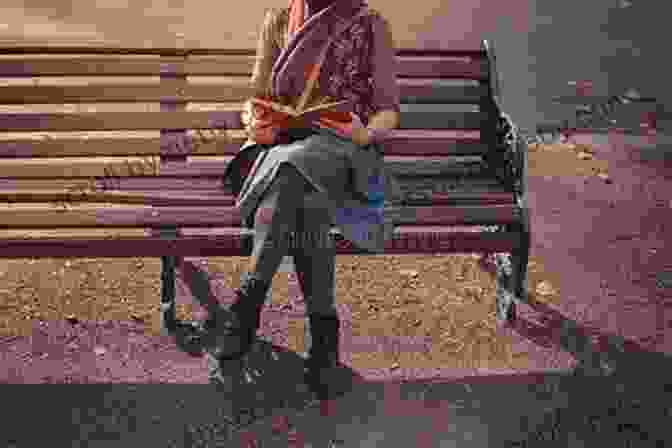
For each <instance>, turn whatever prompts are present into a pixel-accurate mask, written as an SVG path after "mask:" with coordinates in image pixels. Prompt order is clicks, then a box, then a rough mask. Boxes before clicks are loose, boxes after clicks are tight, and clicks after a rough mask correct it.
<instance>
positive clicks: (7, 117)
mask: <svg viewBox="0 0 672 448" xmlns="http://www.w3.org/2000/svg"><path fill="white" fill-rule="evenodd" d="M0 127H1V128H3V129H4V130H5V131H7V132H18V131H30V132H38V131H66V132H68V131H118V130H126V131H150V130H155V129H169V130H170V129H176V130H177V129H210V128H224V127H226V128H228V129H241V122H240V112H239V111H238V110H224V111H219V110H218V111H208V112H202V111H197V112H191V111H189V112H172V111H170V112H88V113H87V112H84V113H70V114H68V113H62V114H59V113H19V114H0Z"/></svg>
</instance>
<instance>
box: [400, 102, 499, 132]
mask: <svg viewBox="0 0 672 448" xmlns="http://www.w3.org/2000/svg"><path fill="white" fill-rule="evenodd" d="M428 106H430V105H416V104H402V105H401V113H400V117H399V129H481V125H482V123H483V122H484V121H485V120H487V118H488V114H487V113H485V112H467V111H465V112H453V111H450V110H449V109H448V108H447V107H446V109H448V110H446V112H443V113H437V112H435V111H431V110H430V109H429V107H428ZM431 106H434V105H431ZM443 106H445V105H441V107H443Z"/></svg>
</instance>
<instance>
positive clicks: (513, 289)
mask: <svg viewBox="0 0 672 448" xmlns="http://www.w3.org/2000/svg"><path fill="white" fill-rule="evenodd" d="M507 227H508V229H509V230H514V229H515V230H516V231H518V232H520V245H519V246H518V248H517V249H514V250H513V251H512V253H511V255H506V254H497V255H495V263H496V265H497V289H496V302H497V320H498V321H499V322H500V323H503V322H508V323H513V322H514V321H515V320H516V303H517V302H518V303H520V302H527V262H528V259H529V255H530V240H531V238H530V220H529V214H528V213H526V212H523V219H522V222H521V223H520V224H518V225H515V226H507Z"/></svg>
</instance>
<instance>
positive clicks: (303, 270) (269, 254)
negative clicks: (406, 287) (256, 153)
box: [249, 163, 336, 315]
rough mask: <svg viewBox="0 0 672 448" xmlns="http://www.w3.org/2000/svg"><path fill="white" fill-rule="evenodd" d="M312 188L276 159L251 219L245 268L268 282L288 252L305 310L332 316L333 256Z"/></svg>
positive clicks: (325, 215) (327, 221)
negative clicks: (277, 164) (275, 168)
mask: <svg viewBox="0 0 672 448" xmlns="http://www.w3.org/2000/svg"><path fill="white" fill-rule="evenodd" d="M315 193H316V190H315V188H314V187H313V186H312V185H311V184H310V183H309V182H308V181H307V180H306V178H305V177H304V176H303V175H302V174H301V173H300V172H299V171H298V170H297V169H296V168H295V167H294V166H293V165H291V164H289V163H282V164H281V165H280V167H279V169H278V172H277V174H276V177H275V179H274V180H273V182H272V183H271V185H269V187H268V189H267V190H266V192H265V193H264V196H263V197H262V198H261V200H260V203H259V207H258V208H257V211H256V215H255V219H254V230H255V237H254V248H253V249H252V256H251V259H250V265H249V271H250V272H251V273H254V274H256V275H257V276H259V277H261V278H262V279H263V280H266V281H272V279H273V277H274V276H275V273H276V272H277V270H278V267H279V266H280V263H281V262H282V258H283V257H284V256H285V255H292V257H293V258H294V265H295V267H296V273H297V277H298V280H299V285H300V287H301V290H302V293H303V297H304V300H305V302H306V308H307V311H308V313H309V314H322V315H335V314H336V308H335V305H334V301H335V297H334V287H335V277H334V270H335V261H336V260H335V256H336V251H335V248H334V244H333V242H332V241H331V240H330V239H329V231H330V229H331V217H330V214H329V212H328V210H327V209H326V208H324V207H320V206H319V201H316V202H311V201H307V200H306V198H307V197H308V196H311V195H314V194H315Z"/></svg>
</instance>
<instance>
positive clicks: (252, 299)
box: [204, 273, 271, 361]
mask: <svg viewBox="0 0 672 448" xmlns="http://www.w3.org/2000/svg"><path fill="white" fill-rule="evenodd" d="M270 285H271V283H270V282H267V281H263V280H260V279H258V278H256V277H254V276H252V275H250V274H249V273H248V274H245V276H244V277H243V278H242V279H241V282H240V286H239V287H238V289H236V290H235V294H236V296H237V299H236V301H235V302H234V303H233V304H232V305H231V306H230V307H229V308H228V309H226V308H223V309H221V310H219V311H218V312H216V313H215V314H214V315H211V316H210V317H209V318H208V319H207V320H206V322H205V324H204V329H205V331H207V332H209V333H214V347H212V348H211V349H209V350H208V353H209V354H210V355H212V356H214V357H215V358H217V359H219V360H221V361H224V360H234V359H240V358H242V357H243V356H245V355H246V354H247V353H248V352H249V351H250V348H251V347H252V343H253V342H254V339H255V338H256V334H257V330H258V329H259V325H260V323H261V309H262V308H263V306H264V301H265V300H266V295H267V293H268V289H269V287H270Z"/></svg>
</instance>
